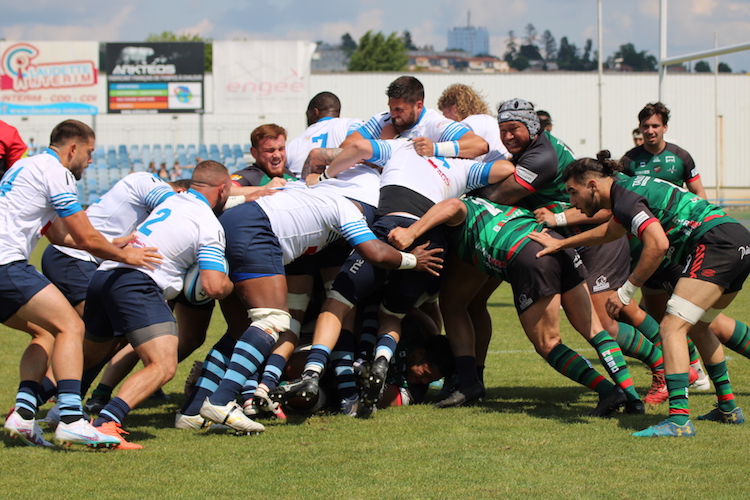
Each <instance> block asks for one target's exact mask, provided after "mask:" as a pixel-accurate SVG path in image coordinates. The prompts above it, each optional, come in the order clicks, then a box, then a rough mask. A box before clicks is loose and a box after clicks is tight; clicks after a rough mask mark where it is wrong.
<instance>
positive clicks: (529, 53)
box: [518, 45, 543, 62]
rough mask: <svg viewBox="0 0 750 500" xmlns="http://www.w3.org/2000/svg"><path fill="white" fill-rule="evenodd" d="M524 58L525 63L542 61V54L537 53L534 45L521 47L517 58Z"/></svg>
mask: <svg viewBox="0 0 750 500" xmlns="http://www.w3.org/2000/svg"><path fill="white" fill-rule="evenodd" d="M521 56H523V57H525V58H526V61H527V62H528V61H540V60H542V59H543V58H542V54H540V53H539V47H537V46H536V45H521V51H520V52H519V55H518V57H521Z"/></svg>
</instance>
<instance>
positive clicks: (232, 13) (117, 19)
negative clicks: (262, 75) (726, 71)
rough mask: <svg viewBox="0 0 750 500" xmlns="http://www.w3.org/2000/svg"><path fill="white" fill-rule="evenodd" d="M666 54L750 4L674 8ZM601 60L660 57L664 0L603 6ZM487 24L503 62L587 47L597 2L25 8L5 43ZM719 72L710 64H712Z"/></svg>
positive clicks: (698, 0) (429, 41)
mask: <svg viewBox="0 0 750 500" xmlns="http://www.w3.org/2000/svg"><path fill="white" fill-rule="evenodd" d="M667 3H668V9H667V10H668V26H667V39H668V45H667V56H668V57H673V56H681V55H685V54H691V53H694V52H699V51H703V50H709V49H712V48H713V47H714V32H717V33H718V37H719V46H720V47H724V46H730V45H737V44H741V43H747V42H750V1H748V0H669V1H668V2H667ZM602 11H603V21H604V23H603V24H604V36H603V43H604V49H603V52H604V55H605V58H606V57H608V56H611V55H612V54H613V53H614V52H615V51H617V49H618V48H619V46H620V45H623V44H625V43H632V44H634V45H635V48H636V49H637V50H639V51H641V50H646V51H648V52H649V53H650V54H653V55H654V56H658V53H659V1H657V0H602ZM469 13H470V16H471V17H470V19H471V24H472V25H473V26H481V27H484V28H486V29H487V30H488V32H489V34H490V52H491V53H493V54H494V55H497V56H500V57H502V55H503V53H504V52H505V44H506V42H507V39H508V32H509V31H510V30H513V31H514V32H515V34H516V36H523V35H524V33H525V27H526V26H527V25H528V24H529V23H531V24H533V25H534V27H535V28H536V31H537V32H538V33H539V34H540V35H541V34H542V33H543V32H544V31H545V30H549V31H550V32H551V33H552V35H553V36H554V37H555V39H556V40H557V41H558V43H559V41H560V38H562V37H563V36H567V37H568V40H569V42H571V43H574V44H576V45H577V46H578V47H579V48H582V47H583V45H584V43H585V41H586V39H587V38H591V39H592V40H593V42H594V48H596V45H597V40H596V38H597V2H596V0H450V1H449V0H412V1H411V2H403V1H396V0H326V1H323V2H311V1H298V0H273V1H269V0H267V1H264V2H259V1H257V0H210V1H207V0H182V1H177V0H148V1H146V0H129V1H128V2H102V1H101V0H75V1H73V2H60V1H57V0H55V1H52V0H25V1H23V2H5V3H4V5H3V7H2V15H1V16H0V38H4V39H6V40H12V41H43V40H59V41H65V40H97V41H102V42H106V41H111V42H134V41H143V40H144V39H145V38H146V37H147V36H148V35H149V34H150V33H161V32H162V31H173V32H176V33H188V34H196V33H197V34H200V35H201V36H203V37H206V38H212V39H214V40H255V39H267V40H299V39H302V40H311V41H324V42H329V43H338V42H339V41H340V39H341V35H343V34H344V33H347V32H348V33H350V34H351V35H352V37H353V38H354V39H355V40H358V39H359V37H361V36H362V35H363V34H364V33H365V32H367V31H368V30H373V31H375V32H377V31H383V32H384V33H386V34H389V33H391V32H394V31H395V32H403V31H404V30H409V31H410V32H411V35H412V40H413V41H414V43H415V44H416V45H418V46H423V45H432V46H433V47H434V48H435V49H436V50H443V49H446V48H447V47H446V45H447V41H448V31H450V29H451V28H453V27H454V26H466V25H467V19H468V14H469ZM719 60H720V61H723V62H726V63H727V64H729V66H730V67H731V68H732V70H733V71H740V70H746V71H750V50H746V51H744V52H737V53H734V54H728V55H724V56H720V59H719ZM709 61H710V62H711V65H712V66H713V61H712V60H709Z"/></svg>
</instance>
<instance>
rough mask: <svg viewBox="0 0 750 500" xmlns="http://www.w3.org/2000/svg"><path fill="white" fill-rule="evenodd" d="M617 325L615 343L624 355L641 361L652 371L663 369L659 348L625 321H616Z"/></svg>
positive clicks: (662, 359) (662, 358)
mask: <svg viewBox="0 0 750 500" xmlns="http://www.w3.org/2000/svg"><path fill="white" fill-rule="evenodd" d="M617 326H618V332H617V339H616V340H617V344H618V345H619V346H620V347H621V348H622V352H623V353H624V354H625V355H626V356H630V357H631V358H635V359H638V360H641V361H643V362H644V363H646V364H647V365H648V366H649V368H651V370H652V371H657V370H663V369H664V357H663V356H662V352H661V349H660V348H658V347H656V346H655V345H654V344H653V343H651V341H650V340H648V339H647V338H646V336H645V335H643V334H642V333H641V332H639V331H638V330H636V329H635V328H633V327H632V326H630V325H628V324H625V323H617Z"/></svg>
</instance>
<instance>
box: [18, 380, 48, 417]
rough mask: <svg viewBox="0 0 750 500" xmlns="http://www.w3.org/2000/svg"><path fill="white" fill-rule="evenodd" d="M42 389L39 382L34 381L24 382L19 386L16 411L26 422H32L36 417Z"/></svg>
mask: <svg viewBox="0 0 750 500" xmlns="http://www.w3.org/2000/svg"><path fill="white" fill-rule="evenodd" d="M41 388H42V387H41V386H40V385H39V382H36V381H34V380H24V381H22V382H21V383H20V384H18V393H17V394H16V411H17V412H18V414H19V415H20V416H21V418H23V419H24V420H31V419H32V418H34V415H36V410H37V398H38V396H39V392H40V390H41Z"/></svg>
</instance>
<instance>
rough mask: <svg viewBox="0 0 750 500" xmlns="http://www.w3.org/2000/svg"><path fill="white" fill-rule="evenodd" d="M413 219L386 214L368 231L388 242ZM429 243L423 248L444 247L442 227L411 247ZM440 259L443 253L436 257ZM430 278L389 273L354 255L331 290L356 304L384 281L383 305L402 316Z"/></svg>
mask: <svg viewBox="0 0 750 500" xmlns="http://www.w3.org/2000/svg"><path fill="white" fill-rule="evenodd" d="M415 222H416V220H414V219H411V218H408V217H399V216H393V215H386V216H384V217H381V218H380V219H378V221H377V222H375V224H373V226H372V231H373V232H374V233H375V235H376V236H377V237H378V239H379V240H381V241H384V242H386V243H388V233H390V231H391V229H393V228H395V227H409V226H411V225H412V224H414V223H415ZM426 241H429V242H430V245H429V246H428V247H427V248H442V249H443V250H445V249H446V248H447V241H446V239H445V235H444V234H443V230H442V228H433V229H431V230H430V231H428V232H427V233H425V234H424V235H422V236H421V237H420V238H419V239H418V240H417V241H415V242H414V244H413V245H412V247H411V248H414V247H416V246H419V245H422V244H424V243H425V242H426ZM437 255H438V256H439V257H444V252H443V253H439V254H437ZM432 278H433V276H432V275H431V274H428V273H424V272H419V271H414V270H401V271H389V270H386V269H381V268H379V267H375V266H372V265H370V264H368V263H367V262H365V261H364V259H362V257H360V256H359V254H357V253H356V252H353V253H352V254H351V255H350V256H349V258H347V260H346V262H344V265H343V266H342V267H341V270H340V271H339V274H338V275H337V276H336V279H335V281H334V282H333V289H334V290H336V291H337V292H338V293H340V294H341V295H342V296H344V297H345V298H346V299H347V300H348V301H350V302H351V303H353V304H357V303H358V302H360V301H361V300H363V299H364V298H366V297H368V296H369V295H371V294H372V293H373V292H375V291H376V290H377V289H378V288H380V287H381V286H382V285H383V284H384V283H386V281H387V282H388V283H387V285H386V288H385V290H384V293H383V306H385V308H386V309H388V310H389V311H391V312H394V313H398V314H406V313H408V312H409V311H411V309H412V307H414V304H415V303H416V302H417V300H418V299H419V298H420V297H421V296H422V294H423V293H424V292H425V291H427V290H428V289H430V288H434V287H431V286H430V285H431V284H432V283H433V282H434V280H433V279H432Z"/></svg>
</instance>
